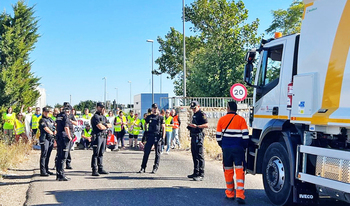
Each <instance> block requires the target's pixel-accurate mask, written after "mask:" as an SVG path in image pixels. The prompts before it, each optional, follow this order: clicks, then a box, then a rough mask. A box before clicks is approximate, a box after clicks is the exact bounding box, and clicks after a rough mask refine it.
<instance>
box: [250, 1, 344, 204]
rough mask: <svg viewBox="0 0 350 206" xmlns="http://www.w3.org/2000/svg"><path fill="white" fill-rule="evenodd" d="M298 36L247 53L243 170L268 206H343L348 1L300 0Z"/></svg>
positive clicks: (266, 43)
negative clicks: (249, 90)
mask: <svg viewBox="0 0 350 206" xmlns="http://www.w3.org/2000/svg"><path fill="white" fill-rule="evenodd" d="M304 5H305V8H304V12H303V17H302V25H301V31H300V34H292V35H287V36H281V35H280V34H278V33H277V35H275V37H274V38H271V39H267V40H262V41H261V44H260V47H259V48H256V49H251V50H249V52H248V53H247V55H246V61H247V64H246V66H245V71H244V81H245V82H246V84H247V85H248V86H250V87H253V88H254V93H253V105H252V107H251V110H250V118H249V123H250V125H251V128H252V132H251V135H250V141H249V147H248V149H247V152H246V161H247V164H246V170H247V171H248V173H251V174H262V179H263V185H264V190H265V193H266V195H267V197H268V198H269V199H270V201H271V202H272V203H273V204H274V205H289V204H293V203H302V204H317V203H318V202H319V200H320V198H323V197H331V198H335V199H338V200H341V201H344V204H345V202H347V203H350V53H349V47H350V0H336V1H334V0H304Z"/></svg>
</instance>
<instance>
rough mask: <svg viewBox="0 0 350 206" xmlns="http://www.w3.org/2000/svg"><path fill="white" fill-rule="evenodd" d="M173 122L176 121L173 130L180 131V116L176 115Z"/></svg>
mask: <svg viewBox="0 0 350 206" xmlns="http://www.w3.org/2000/svg"><path fill="white" fill-rule="evenodd" d="M173 121H174V126H173V129H178V128H179V126H180V124H179V116H178V115H176V116H175V117H174V118H173Z"/></svg>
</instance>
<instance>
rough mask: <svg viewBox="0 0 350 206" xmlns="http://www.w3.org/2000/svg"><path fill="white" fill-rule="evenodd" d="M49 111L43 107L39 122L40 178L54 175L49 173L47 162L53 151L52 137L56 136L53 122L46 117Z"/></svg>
mask: <svg viewBox="0 0 350 206" xmlns="http://www.w3.org/2000/svg"><path fill="white" fill-rule="evenodd" d="M49 111H50V110H49V108H47V107H44V108H43V116H42V118H41V119H40V121H39V130H40V137H39V142H40V146H41V155H40V176H49V175H53V174H54V173H52V172H50V171H49V160H50V156H51V152H52V149H53V142H54V135H56V130H55V126H54V124H55V123H54V121H53V120H52V119H51V118H50V117H49V116H48V114H49Z"/></svg>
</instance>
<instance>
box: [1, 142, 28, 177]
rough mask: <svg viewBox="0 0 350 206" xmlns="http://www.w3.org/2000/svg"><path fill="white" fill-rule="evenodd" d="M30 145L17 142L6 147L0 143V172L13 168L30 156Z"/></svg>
mask: <svg viewBox="0 0 350 206" xmlns="http://www.w3.org/2000/svg"><path fill="white" fill-rule="evenodd" d="M31 149H32V145H31V144H29V143H25V142H22V141H20V142H17V143H13V144H11V145H7V144H5V143H3V142H1V141H0V171H6V170H7V169H8V168H11V167H15V166H17V165H18V164H19V163H21V162H23V161H24V160H25V159H26V157H28V155H29V154H30V151H31Z"/></svg>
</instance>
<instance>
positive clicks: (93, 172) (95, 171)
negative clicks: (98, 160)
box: [92, 170, 100, 176]
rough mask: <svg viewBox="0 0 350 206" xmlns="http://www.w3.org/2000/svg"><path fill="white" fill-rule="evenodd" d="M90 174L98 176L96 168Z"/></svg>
mask: <svg viewBox="0 0 350 206" xmlns="http://www.w3.org/2000/svg"><path fill="white" fill-rule="evenodd" d="M92 176H100V174H99V173H98V172H97V170H92Z"/></svg>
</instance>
